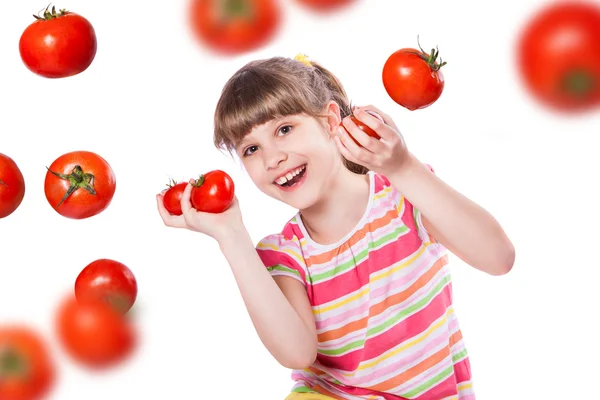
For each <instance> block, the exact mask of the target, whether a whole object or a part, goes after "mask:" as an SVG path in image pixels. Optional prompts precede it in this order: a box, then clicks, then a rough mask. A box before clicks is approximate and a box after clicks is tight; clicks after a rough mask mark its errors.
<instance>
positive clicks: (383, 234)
mask: <svg viewBox="0 0 600 400" xmlns="http://www.w3.org/2000/svg"><path fill="white" fill-rule="evenodd" d="M368 174H369V180H370V194H371V195H370V197H369V202H368V206H367V209H366V211H365V214H364V215H363V218H362V219H361V221H360V222H359V223H358V224H357V226H356V227H355V229H354V230H353V231H351V232H350V233H348V235H346V237H344V238H343V239H342V240H340V241H339V242H338V243H335V244H331V245H320V244H317V243H315V242H313V241H312V240H311V238H310V236H309V235H308V233H307V231H306V228H305V227H304V225H303V224H302V220H301V218H300V215H299V214H297V215H296V216H295V217H294V218H292V219H291V220H290V221H289V222H288V223H287V224H286V225H285V227H284V229H283V231H282V232H281V233H279V234H274V235H269V236H267V237H265V238H264V239H262V240H261V241H260V242H259V243H258V245H257V251H258V253H259V255H260V257H261V259H262V260H263V262H264V264H265V266H266V267H267V268H268V269H269V271H270V273H271V275H272V276H277V275H279V276H282V275H283V276H289V277H292V278H294V279H297V280H299V281H300V282H302V283H303V284H304V286H305V287H306V292H307V294H308V298H309V300H310V303H311V305H312V309H313V315H314V318H315V321H316V328H317V334H318V355H317V360H316V362H315V363H314V364H313V365H312V366H311V367H309V368H307V369H305V370H294V371H293V373H292V378H293V379H294V381H295V382H296V384H295V385H294V388H293V391H295V392H317V393H321V394H324V395H328V396H330V397H332V398H334V399H378V400H390V399H420V400H441V399H459V400H467V399H468V400H473V399H475V396H474V393H473V389H472V384H471V369H470V364H469V359H468V357H467V351H466V348H465V345H464V342H463V338H462V334H461V331H460V328H459V324H458V320H457V318H456V314H455V312H454V308H453V306H452V285H451V280H450V272H449V269H448V265H447V264H448V256H447V253H446V249H445V248H444V247H443V246H442V245H441V244H440V243H438V242H436V241H435V239H433V238H432V237H430V236H429V235H428V233H427V231H426V230H425V228H424V226H423V224H422V221H421V214H420V213H419V211H418V210H417V209H415V208H414V207H413V206H412V204H411V203H409V202H408V200H407V199H405V198H404V196H403V195H402V194H401V193H399V192H398V191H397V190H396V189H395V188H394V187H393V186H392V185H391V184H390V182H389V180H388V179H386V178H385V177H384V176H382V175H379V174H376V173H373V172H369V173H368Z"/></svg>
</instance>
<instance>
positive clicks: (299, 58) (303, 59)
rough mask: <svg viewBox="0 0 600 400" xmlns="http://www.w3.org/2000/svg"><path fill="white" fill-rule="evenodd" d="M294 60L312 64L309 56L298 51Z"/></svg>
mask: <svg viewBox="0 0 600 400" xmlns="http://www.w3.org/2000/svg"><path fill="white" fill-rule="evenodd" d="M294 60H296V61H300V62H301V63H302V64H304V65H308V66H309V67H311V66H312V64H311V62H310V58H309V57H308V56H307V55H306V54H303V53H298V54H297V55H296V57H294Z"/></svg>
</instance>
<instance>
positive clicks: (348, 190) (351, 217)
mask: <svg viewBox="0 0 600 400" xmlns="http://www.w3.org/2000/svg"><path fill="white" fill-rule="evenodd" d="M368 202H369V178H368V176H367V175H361V174H355V173H353V172H350V171H348V170H347V169H346V168H344V167H342V168H340V170H339V171H338V172H337V173H336V174H334V176H333V177H332V179H331V181H330V184H329V185H328V187H327V193H326V194H325V195H324V196H323V197H322V198H321V200H319V201H318V202H317V203H315V204H314V205H312V206H311V207H309V208H307V209H304V210H301V211H300V215H301V216H302V221H303V223H304V226H305V227H306V229H307V231H308V233H309V235H310V236H311V238H312V239H313V240H314V241H315V242H317V243H320V244H324V245H325V244H331V243H335V242H337V241H339V240H340V239H342V238H343V237H344V236H345V235H346V234H348V232H350V231H351V230H352V229H353V228H354V227H355V226H356V224H357V223H358V222H359V221H360V219H361V218H362V216H363V215H364V213H365V210H366V207H367V204H368Z"/></svg>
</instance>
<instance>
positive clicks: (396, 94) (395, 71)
mask: <svg viewBox="0 0 600 400" xmlns="http://www.w3.org/2000/svg"><path fill="white" fill-rule="evenodd" d="M419 49H420V50H416V49H412V48H404V49H400V50H398V51H396V52H394V53H393V54H392V55H391V56H390V57H389V58H388V59H387V61H386V62H385V64H384V66H383V73H382V80H383V86H384V87H385V90H386V92H387V93H388V95H389V96H390V97H391V98H392V100H394V101H395V102H396V103H398V104H399V105H401V106H402V107H405V108H407V109H408V110H411V111H414V110H418V109H422V108H426V107H429V106H430V105H432V104H433V103H434V102H435V101H436V100H437V99H439V97H440V96H441V94H442V92H443V90H444V75H443V74H442V71H441V70H440V68H441V67H443V66H444V65H446V62H442V59H441V58H440V62H438V55H439V52H438V51H437V50H436V49H432V50H431V54H427V53H426V52H425V51H424V50H423V49H422V48H421V46H419Z"/></svg>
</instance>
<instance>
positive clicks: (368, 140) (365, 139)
mask: <svg viewBox="0 0 600 400" xmlns="http://www.w3.org/2000/svg"><path fill="white" fill-rule="evenodd" d="M342 123H343V124H344V126H345V127H346V129H347V130H348V131H349V132H350V134H351V135H352V136H354V138H355V139H356V140H357V141H358V143H360V144H361V146H362V147H364V148H365V149H367V150H369V151H370V152H371V153H380V152H382V151H383V150H384V148H385V145H384V144H383V143H381V141H380V140H379V139H376V138H373V137H371V136H369V135H367V134H366V133H365V132H363V130H362V129H360V128H359V127H358V125H356V124H355V123H354V121H352V118H344V120H343V122H342ZM382 124H383V122H382ZM376 133H377V131H376Z"/></svg>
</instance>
